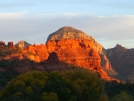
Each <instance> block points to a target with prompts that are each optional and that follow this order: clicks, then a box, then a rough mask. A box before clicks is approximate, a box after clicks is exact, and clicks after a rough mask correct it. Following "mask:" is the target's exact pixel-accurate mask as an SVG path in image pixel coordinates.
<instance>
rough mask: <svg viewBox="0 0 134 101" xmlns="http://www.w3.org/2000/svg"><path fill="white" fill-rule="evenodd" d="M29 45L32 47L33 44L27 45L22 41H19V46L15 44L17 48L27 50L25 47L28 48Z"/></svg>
mask: <svg viewBox="0 0 134 101" xmlns="http://www.w3.org/2000/svg"><path fill="white" fill-rule="evenodd" d="M29 45H31V44H29V43H27V42H26V41H24V40H21V41H19V42H18V43H17V44H15V46H17V47H19V48H25V47H27V46H29Z"/></svg>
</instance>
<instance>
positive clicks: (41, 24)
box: [0, 0, 134, 48]
mask: <svg viewBox="0 0 134 101" xmlns="http://www.w3.org/2000/svg"><path fill="white" fill-rule="evenodd" d="M133 5H134V0H64V1H63V0H1V1H0V40H2V41H5V42H8V41H14V43H16V42H18V41H19V40H26V41H27V42H29V43H31V44H34V43H37V44H40V43H45V42H46V39H47V36H48V35H49V34H51V33H52V32H54V31H56V30H58V29H59V28H61V27H63V26H72V27H74V28H76V29H79V30H82V31H83V32H85V33H87V34H88V35H90V36H92V37H94V38H95V39H96V40H97V41H98V42H99V43H100V44H101V45H103V46H104V48H112V47H114V46H115V45H116V44H121V45H122V46H124V47H127V48H134V6H133Z"/></svg>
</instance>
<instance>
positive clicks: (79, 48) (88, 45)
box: [46, 39, 111, 80]
mask: <svg viewBox="0 0 134 101" xmlns="http://www.w3.org/2000/svg"><path fill="white" fill-rule="evenodd" d="M46 46H47V50H48V52H49V53H52V52H55V53H56V54H57V56H58V58H59V60H60V61H63V62H66V63H69V64H73V65H76V66H80V67H83V68H88V69H90V70H93V71H96V72H98V73H99V74H100V75H101V78H103V79H107V80H111V78H110V77H109V76H107V74H106V72H105V71H104V70H103V69H102V67H101V63H100V62H101V58H100V56H99V54H98V52H97V51H96V50H94V49H93V46H94V45H93V42H92V41H90V40H82V39H70V40H66V39H64V40H63V39H62V40H51V41H48V42H47V43H46Z"/></svg>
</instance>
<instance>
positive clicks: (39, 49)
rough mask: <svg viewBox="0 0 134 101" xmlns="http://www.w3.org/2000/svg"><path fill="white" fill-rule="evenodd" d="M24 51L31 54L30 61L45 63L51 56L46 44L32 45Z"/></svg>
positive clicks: (29, 55)
mask: <svg viewBox="0 0 134 101" xmlns="http://www.w3.org/2000/svg"><path fill="white" fill-rule="evenodd" d="M24 50H25V51H26V53H27V52H28V53H29V54H28V55H27V57H28V59H30V60H34V61H36V62H42V61H45V60H46V59H47V58H48V56H49V54H48V52H47V48H46V45H45V44H41V45H31V46H28V47H27V48H25V49H24Z"/></svg>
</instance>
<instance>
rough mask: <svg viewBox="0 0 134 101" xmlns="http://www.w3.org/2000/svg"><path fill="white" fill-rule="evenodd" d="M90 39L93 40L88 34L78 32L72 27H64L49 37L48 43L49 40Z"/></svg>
mask: <svg viewBox="0 0 134 101" xmlns="http://www.w3.org/2000/svg"><path fill="white" fill-rule="evenodd" d="M78 38H79V39H88V40H91V39H92V37H91V36H88V35H87V34H86V33H84V32H82V31H80V30H77V29H75V28H72V27H62V28H60V29H59V30H57V31H56V32H54V33H52V34H50V35H49V37H48V39H47V41H49V40H61V39H78Z"/></svg>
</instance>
